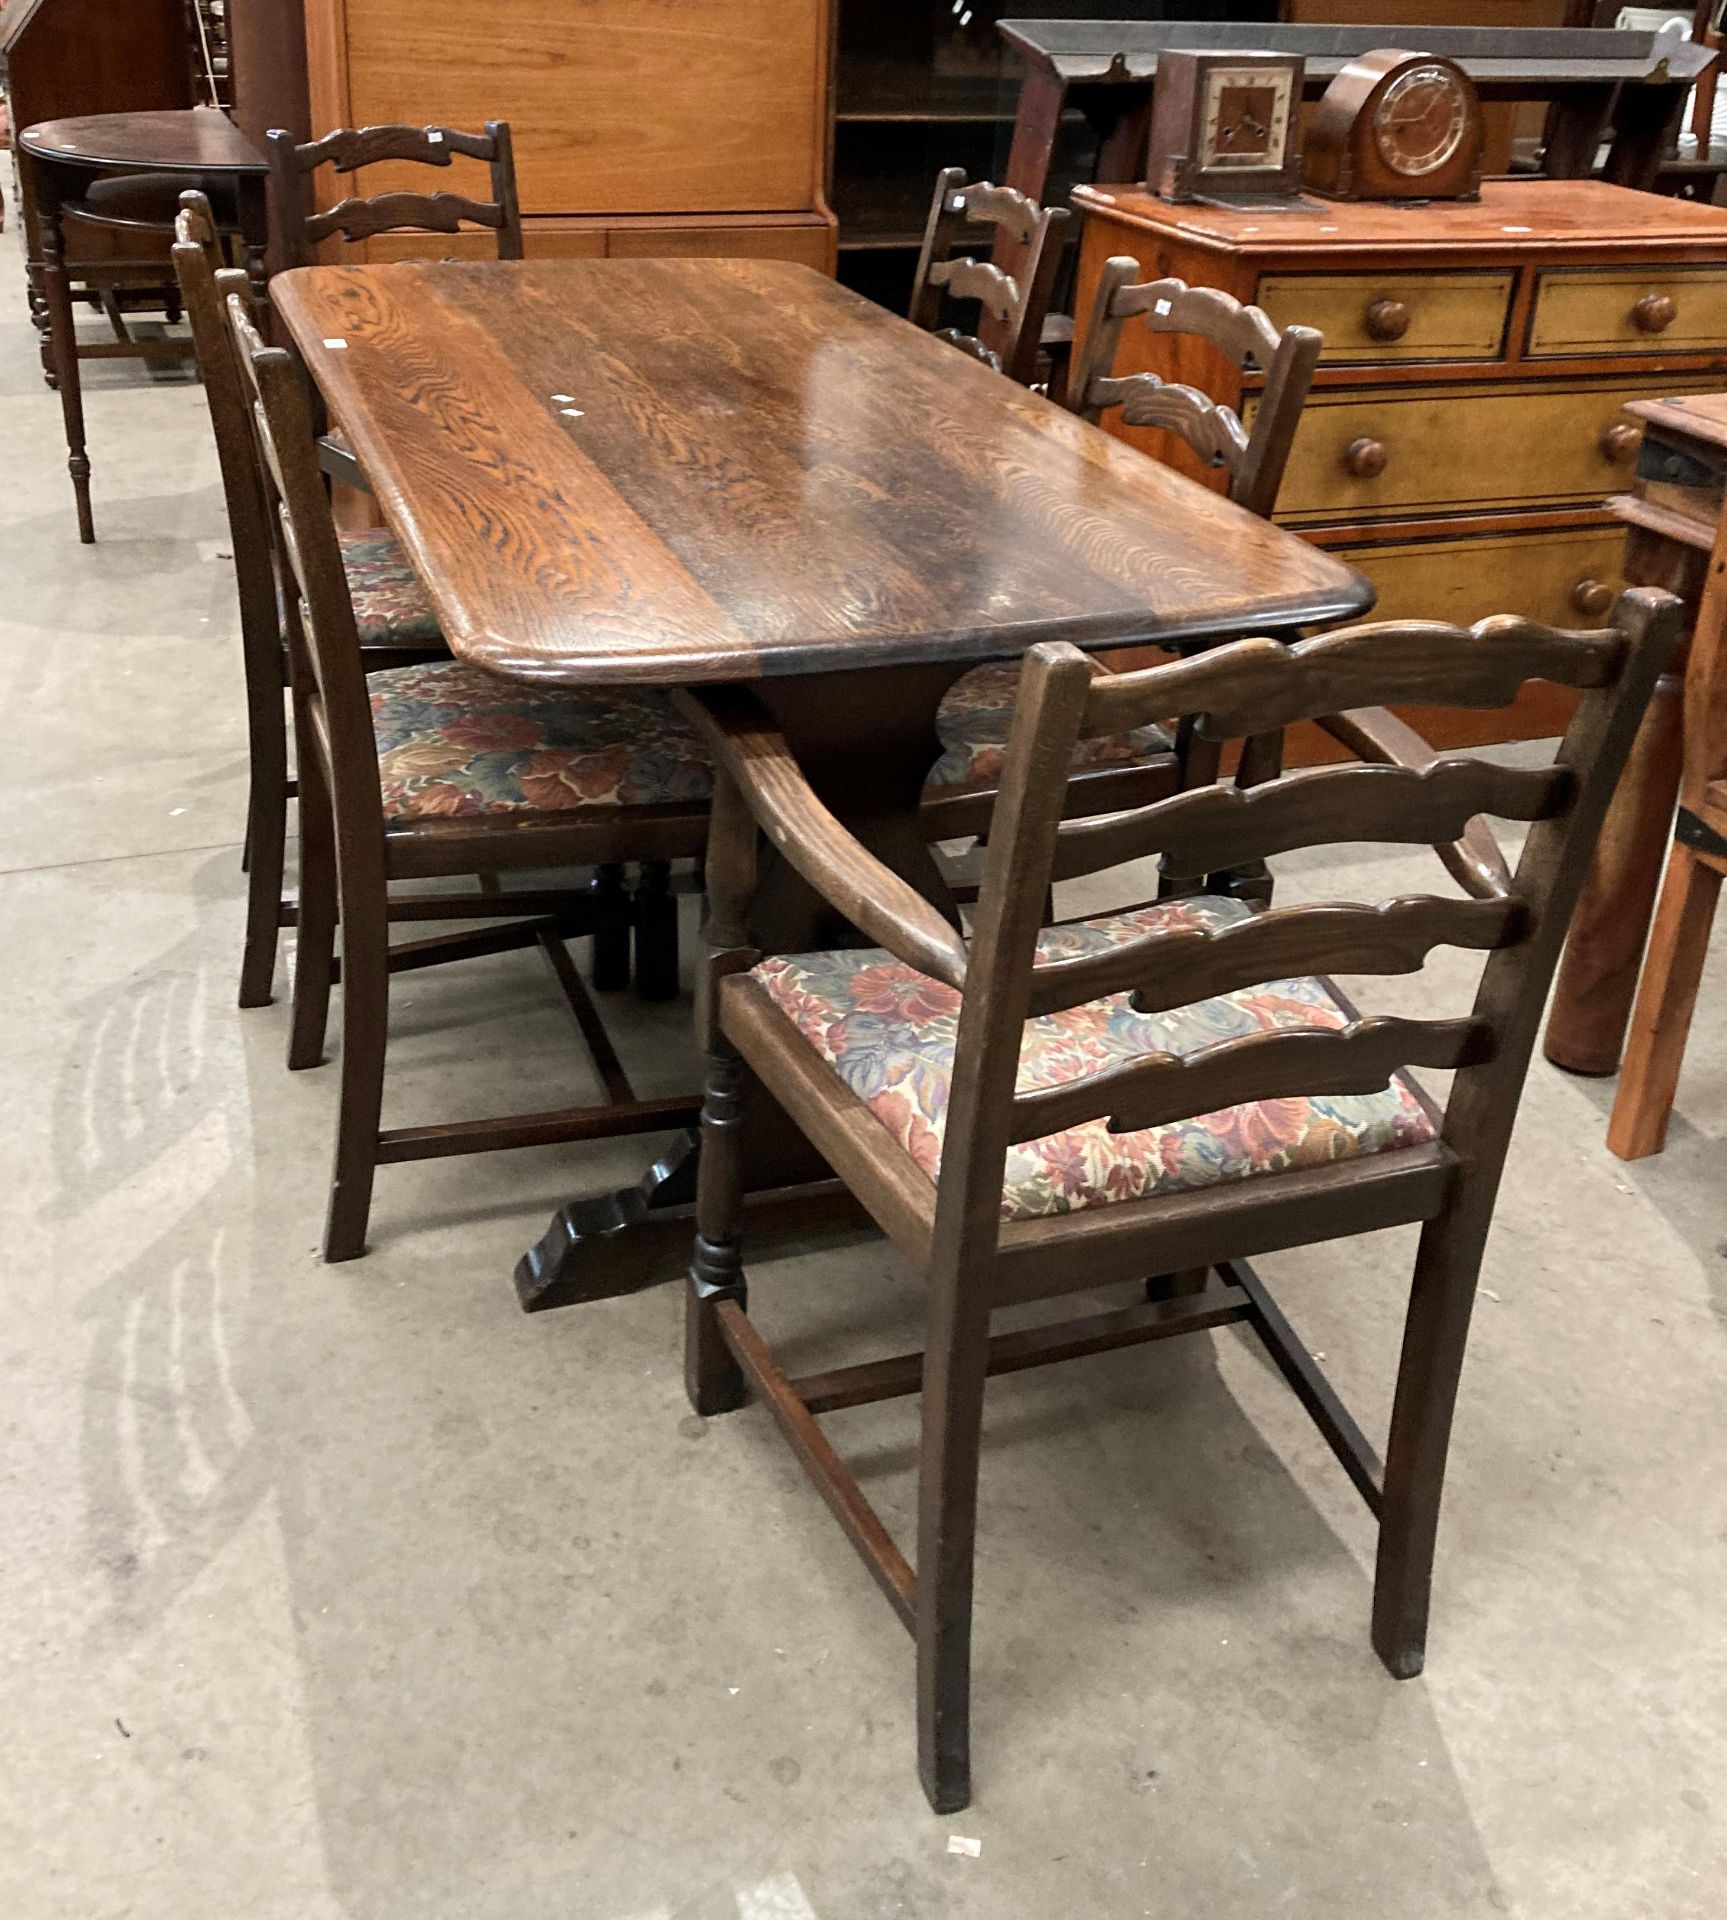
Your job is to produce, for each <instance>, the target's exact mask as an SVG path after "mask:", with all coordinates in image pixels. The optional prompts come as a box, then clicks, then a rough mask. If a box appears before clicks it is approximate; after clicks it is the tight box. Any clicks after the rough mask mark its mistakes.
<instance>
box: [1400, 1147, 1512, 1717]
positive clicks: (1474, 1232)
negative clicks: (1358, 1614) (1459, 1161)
mask: <svg viewBox="0 0 1727 1920" xmlns="http://www.w3.org/2000/svg"><path fill="white" fill-rule="evenodd" d="M1495 1185H1496V1183H1495ZM1493 1198H1494V1192H1493V1188H1488V1189H1487V1190H1486V1191H1485V1192H1484V1193H1473V1194H1460V1195H1459V1196H1458V1197H1457V1199H1456V1201H1455V1202H1454V1204H1453V1206H1452V1208H1451V1210H1450V1211H1449V1212H1447V1213H1446V1214H1444V1215H1442V1216H1441V1217H1440V1218H1439V1219H1437V1220H1431V1221H1429V1222H1428V1224H1427V1226H1426V1227H1425V1228H1424V1229H1423V1230H1422V1235H1421V1245H1420V1249H1419V1251H1418V1252H1417V1254H1416V1257H1415V1279H1414V1283H1413V1285H1412V1286H1411V1288H1410V1294H1409V1312H1408V1315H1407V1317H1406V1319H1405V1321H1404V1327H1403V1355H1402V1359H1401V1361H1400V1362H1399V1365H1398V1370H1397V1397H1396V1399H1395V1401H1394V1402H1393V1404H1392V1409H1391V1436H1390V1440H1389V1442H1388V1444H1387V1446H1386V1452H1385V1490H1384V1500H1383V1505H1382V1508H1381V1511H1380V1516H1379V1555H1378V1564H1377V1567H1376V1570H1375V1573H1374V1580H1373V1646H1374V1650H1375V1652H1377V1653H1378V1655H1379V1657H1380V1659H1381V1660H1382V1661H1384V1663H1385V1665H1386V1667H1387V1668H1388V1669H1389V1671H1390V1672H1391V1673H1392V1675H1393V1676H1394V1677H1395V1678H1396V1679H1399V1680H1410V1679H1413V1678H1414V1677H1415V1675H1416V1674H1418V1673H1419V1672H1420V1671H1421V1669H1422V1667H1423V1665H1424V1664H1425V1662H1426V1657H1427V1614H1428V1603H1429V1597H1430V1594H1431V1591H1432V1585H1433V1546H1434V1540H1435V1537H1436V1535H1437V1533H1438V1530H1439V1503H1440V1499H1441V1496H1442V1494H1443V1492H1444V1488H1445V1456H1446V1453H1447V1451H1448V1449H1449V1447H1450V1444H1451V1416H1452V1413H1453V1411H1454V1409H1455V1407H1456V1404H1457V1382H1458V1379H1459V1377H1460V1376H1461V1374H1462V1372H1463V1353H1464V1348H1465V1346H1466V1345H1467V1343H1468V1339H1469V1320H1470V1315H1471V1314H1472V1312H1473V1311H1474V1308H1475V1286H1476V1281H1477V1280H1478V1279H1479V1277H1480V1273H1481V1255H1482V1250H1483V1248H1484V1247H1485V1245H1486V1241H1487V1228H1488V1225H1489V1223H1490V1222H1491V1219H1492V1214H1493Z"/></svg>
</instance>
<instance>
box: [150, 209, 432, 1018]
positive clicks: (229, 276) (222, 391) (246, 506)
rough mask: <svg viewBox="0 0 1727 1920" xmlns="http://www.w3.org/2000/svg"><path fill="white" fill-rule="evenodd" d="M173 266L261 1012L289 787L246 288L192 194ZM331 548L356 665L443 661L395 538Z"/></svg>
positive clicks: (288, 915) (286, 908)
mask: <svg viewBox="0 0 1727 1920" xmlns="http://www.w3.org/2000/svg"><path fill="white" fill-rule="evenodd" d="M173 255H174V270H175V272H176V274H177V275H178V278H179V283H180V295H181V300H182V303H183V305H184V307H185V311H186V319H187V322H188V325H189V326H190V329H191V334H192V344H193V348H194V350H195V352H196V355H197V362H198V374H199V378H200V379H201V380H202V382H203V387H204V398H205V401H206V403H207V404H208V406H209V410H210V425H211V429H212V432H213V434H214V438H215V442H216V457H217V463H218V466H219V468H220V471H221V475H222V493H223V499H224V502H225V504H226V507H227V513H228V533H229V540H230V544H231V546H232V548H233V554H234V579H235V586H236V588H237V590H238V594H239V605H240V651H241V662H242V666H243V669H244V675H245V687H246V736H247V750H248V755H249V771H248V788H247V803H246V870H247V896H246V936H245V947H244V957H243V959H242V961H241V966H240V1005H241V1006H242V1007H261V1006H266V1005H268V1003H269V1000H270V996H271V988H272V983H273V980H274V976H275V968H276V939H277V932H278V929H279V928H281V927H284V926H292V925H293V924H294V920H295V914H296V906H295V903H294V901H292V900H291V899H285V898H284V897H283V894H282V870H283V842H284V839H285V837H286V833H287V805H288V801H289V800H290V799H291V798H292V797H293V794H294V781H293V779H292V777H291V775H290V773H289V769H288V731H287V722H286V716H285V713H284V706H283V703H284V699H285V696H286V693H287V686H288V677H287V654H286V650H285V641H284V635H283V630H282V614H281V602H280V599H279V596H278V593H277V585H276V572H275V564H274V560H273V557H272V551H271V539H270V528H269V516H268V513H267V511H266V508H265V503H264V495H263V491H262V483H261V480H260V477H259V472H258V462H257V455H256V452H255V451H254V448H253V443H252V431H251V427H250V425H249V423H248V421H247V407H246V400H245V392H244V389H243V387H242V384H241V378H240V370H239V368H238V366H237V365H236V363H235V360H234V351H233V347H232V345H231V344H230V342H229V338H228V327H227V321H226V317H225V315H224V312H223V305H222V303H223V301H224V300H225V299H226V298H228V297H229V296H238V297H240V298H242V299H247V298H248V297H249V294H250V286H249V282H248V280H247V276H246V275H245V274H244V273H243V272H241V271H240V270H239V269H237V268H224V267H222V266H221V255H220V252H219V242H218V237H217V227H216V223H215V221H214V219H213V218H212V216H211V212H210V205H209V202H208V200H207V199H206V198H205V196H204V195H203V194H202V193H200V192H197V191H196V190H188V191H187V192H185V193H183V194H182V195H181V196H180V212H179V214H178V216H177V219H176V222H175V228H174V247H173ZM340 540H341V555H342V565H343V571H344V573H345V575H346V577H347V582H348V591H349V595H350V597H351V599H352V601H353V604H354V614H355V623H356V630H357V636H358V643H359V648H360V654H361V658H362V662H363V664H364V665H365V666H366V667H367V668H368V669H375V668H379V667H395V666H406V665H410V664H412V663H413V662H415V661H418V660H430V659H437V658H440V657H447V656H446V654H445V648H444V643H443V636H442V635H441V634H440V633H439V631H438V623H437V619H436V617H435V616H434V615H433V612H432V609H431V604H430V603H429V602H428V601H427V599H426V597H425V594H424V592H423V590H422V589H421V586H420V583H419V581H418V579H416V577H415V575H414V571H413V569H412V567H410V566H409V564H408V560H407V556H406V555H405V554H404V553H403V552H402V550H401V548H400V547H399V546H398V545H397V543H396V540H395V538H394V536H393V535H391V534H388V533H382V532H378V533H363V534H347V533H344V534H342V535H341V536H340Z"/></svg>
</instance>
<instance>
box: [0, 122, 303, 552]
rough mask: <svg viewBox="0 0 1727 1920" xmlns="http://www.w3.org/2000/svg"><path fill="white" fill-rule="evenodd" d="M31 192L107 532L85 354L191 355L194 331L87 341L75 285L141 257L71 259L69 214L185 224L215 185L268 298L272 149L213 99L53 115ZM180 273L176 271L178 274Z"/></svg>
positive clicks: (73, 417)
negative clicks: (181, 209)
mask: <svg viewBox="0 0 1727 1920" xmlns="http://www.w3.org/2000/svg"><path fill="white" fill-rule="evenodd" d="M18 160H19V167H20V171H21V173H22V176H23V183H24V194H25V199H26V201H27V203H28V204H29V206H30V207H31V209H32V210H33V213H34V216H35V226H36V233H37V237H38V242H39V245H40V249H41V266H40V274H41V292H42V299H43V304H44V306H45V308H46V311H47V318H48V333H49V344H50V352H51V358H52V361H53V372H54V383H55V385H56V386H57V387H58V388H59V390H60V406H61V410H62V412H63V413H64V415H65V420H66V465H67V468H68V470H69V471H70V473H71V475H72V491H73V495H74V497H75V498H76V500H77V505H78V537H79V539H80V540H82V541H84V542H85V543H86V544H88V543H89V542H91V541H93V540H94V539H95V538H96V527H95V521H94V519H93V517H92V515H91V511H90V460H89V456H88V454H87V453H86V452H85V448H84V396H83V388H82V383H81V381H80V377H79V362H80V361H82V360H91V359H114V358H117V357H126V358H130V357H133V356H138V355H145V356H152V355H153V356H161V357H167V358H174V359H185V358H187V357H189V356H190V355H191V352H192V346H191V342H190V341H189V340H163V341H140V340H133V339H131V338H129V337H125V335H124V329H123V328H121V329H120V332H121V334H122V337H121V338H119V339H117V340H113V341H100V342H96V341H91V342H87V343H83V344H80V342H79V340H78V336H77V330H76V328H75V326H74V324H73V318H72V284H73V282H74V281H76V282H78V283H79V284H80V285H82V286H88V287H92V288H94V289H96V290H98V291H101V290H103V289H105V288H109V287H111V286H112V285H113V284H114V283H115V279H114V277H115V275H116V274H126V275H129V276H133V277H135V276H136V272H137V263H136V261H131V262H115V261H112V260H109V261H72V260H68V259H67V257H66V232H65V221H66V217H67V216H68V215H75V216H76V217H77V219H78V221H79V222H80V223H81V224H84V225H89V226H95V227H110V228H117V229H120V230H122V231H127V232H133V233H156V232H160V233H161V234H162V235H163V236H164V253H166V240H167V239H168V238H169V237H171V236H172V234H173V230H174V216H175V213H176V212H177V211H178V206H177V203H178V199H179V195H180V193H181V191H182V190H183V189H184V188H187V187H197V188H199V189H201V190H202V191H203V192H204V193H206V194H208V195H209V197H210V201H211V204H212V206H213V207H214V208H215V209H216V212H217V217H218V223H219V225H220V226H221V228H222V230H223V232H224V233H225V234H228V235H231V236H237V237H238V239H239V240H240V242H241V246H242V249H243V252H244V257H245V263H246V269H247V271H248V272H249V273H250V274H251V276H252V279H253V282H254V285H255V286H256V288H257V291H258V293H259V294H260V296H261V295H262V293H263V290H264V249H265V245H266V243H267V241H268V238H269V212H268V201H267V198H266V190H265V183H266V180H267V178H268V169H267V167H266V166H265V162H264V157H263V155H262V154H260V153H259V152H258V150H257V148H256V147H254V146H253V145H252V143H251V141H249V140H248V139H247V138H246V137H245V135H244V134H242V133H241V132H240V131H239V129H238V128H237V127H235V126H234V124H233V123H232V122H231V121H230V120H229V119H228V118H227V116H226V115H225V114H221V113H218V112H216V111H215V110H214V109H213V108H209V107H193V108H190V109H187V110H184V111H175V112H164V113H103V114H92V115H88V116H85V117H83V118H79V119H72V120H45V121H41V122H39V123H38V124H37V125H35V126H33V127H26V128H25V129H24V130H23V132H22V133H20V134H19V135H18ZM170 277H171V276H170Z"/></svg>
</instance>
